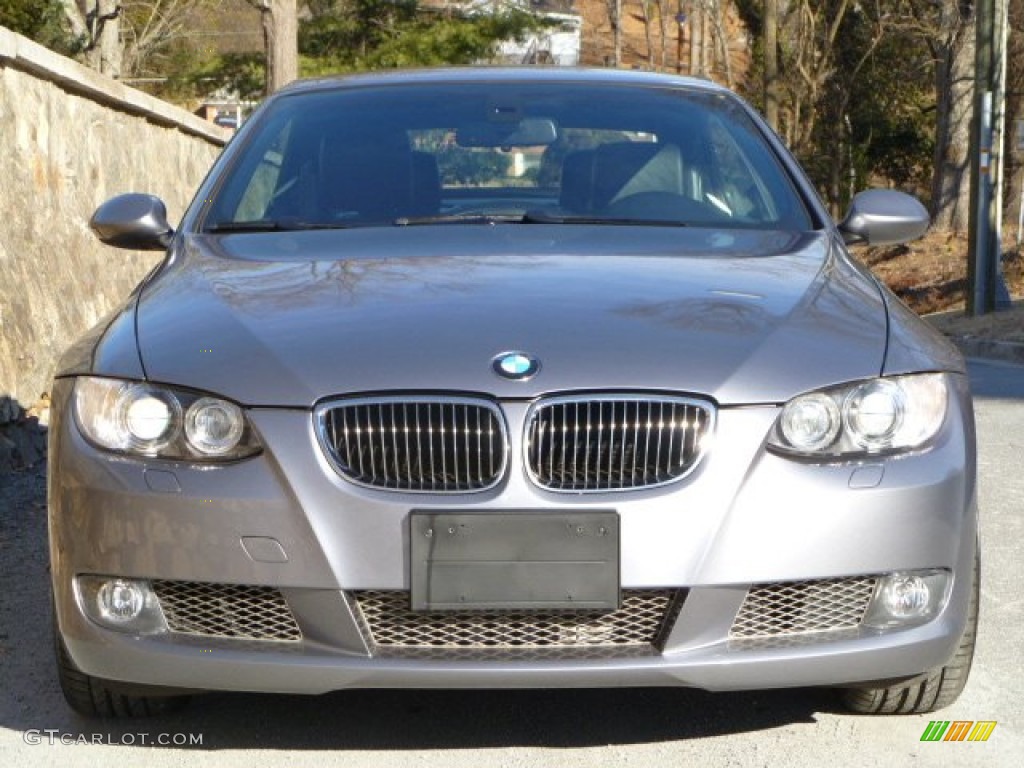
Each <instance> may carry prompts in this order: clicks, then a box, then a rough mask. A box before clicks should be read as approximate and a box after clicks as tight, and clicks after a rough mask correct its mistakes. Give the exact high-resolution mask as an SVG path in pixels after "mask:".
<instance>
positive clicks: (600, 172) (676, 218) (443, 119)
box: [203, 83, 811, 230]
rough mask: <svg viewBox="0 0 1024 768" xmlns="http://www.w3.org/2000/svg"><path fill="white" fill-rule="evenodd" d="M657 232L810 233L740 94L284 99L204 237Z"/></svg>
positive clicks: (622, 89)
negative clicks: (439, 228) (519, 229)
mask: <svg viewBox="0 0 1024 768" xmlns="http://www.w3.org/2000/svg"><path fill="white" fill-rule="evenodd" d="M472 217H488V218H491V219H495V220H497V219H500V220H501V221H503V222H504V221H507V222H516V221H521V222H548V223H559V222H564V223H573V222H575V221H586V222H588V223H598V224H599V223H602V222H609V223H623V222H625V223H638V224H644V223H659V224H665V223H670V224H679V225H685V226H697V227H701V226H703V227H718V228H729V227H736V228H763V229H791V230H804V229H808V228H810V227H811V223H810V217H809V215H808V214H807V212H806V209H805V207H804V206H803V203H802V200H801V198H800V197H799V195H798V194H797V193H796V191H795V188H794V185H793V184H792V182H791V180H790V179H789V178H788V176H787V174H786V171H785V170H784V169H783V167H782V165H781V164H780V163H779V161H778V159H777V158H776V156H775V155H774V152H773V151H772V150H771V149H770V148H769V147H768V146H767V144H766V142H765V140H764V137H763V136H762V134H761V133H760V131H759V130H758V129H757V127H756V126H755V125H754V124H753V121H752V120H751V119H750V117H749V116H748V114H747V113H746V111H745V110H744V109H743V107H742V106H741V105H740V104H739V102H738V100H736V99H735V98H733V97H731V96H729V95H727V94H723V93H709V92H706V91H701V90H687V89H685V88H679V89H673V88H653V87H638V86H629V87H626V86H611V85H594V86H590V85H581V84H565V83H540V84H531V85H526V84H517V83H499V84H494V83H492V84H481V83H439V84H430V85H416V86H390V87H378V88H373V89H370V88H338V89H336V90H329V91H323V92H311V93H296V94H293V95H290V96H287V97H282V98H280V99H278V100H277V101H276V102H274V103H273V104H272V105H271V106H270V108H268V109H267V110H265V113H264V114H263V115H261V116H260V119H259V122H258V124H257V125H255V126H254V127H253V129H252V130H251V131H250V134H249V138H248V141H247V144H246V146H245V147H244V148H243V149H242V151H241V152H240V153H239V154H238V156H237V157H236V160H235V162H234V163H233V165H232V167H230V168H229V169H228V171H227V174H226V178H225V179H224V181H223V182H222V184H221V185H220V186H219V189H218V191H217V193H216V194H215V195H214V196H213V199H212V201H211V203H210V205H209V207H208V209H207V212H206V215H205V217H204V221H203V226H204V227H206V228H208V229H210V230H216V229H218V228H223V229H232V228H236V229H239V228H244V226H245V225H247V224H252V225H253V228H254V229H259V228H267V229H270V228H274V227H277V226H280V227H282V228H283V227H288V226H294V227H311V228H315V227H345V226H394V225H402V224H410V223H431V222H445V223H447V222H450V221H452V220H453V219H454V220H458V219H465V220H469V219H470V218H472Z"/></svg>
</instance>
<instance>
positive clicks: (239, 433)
mask: <svg viewBox="0 0 1024 768" xmlns="http://www.w3.org/2000/svg"><path fill="white" fill-rule="evenodd" d="M74 411H75V421H76V422H77V423H78V426H79V428H80V429H81V430H82V433H83V434H84V435H85V436H86V437H87V438H88V439H89V441H90V442H92V443H94V444H96V445H98V446H99V447H101V448H106V449H107V450H110V451H116V452H118V453H126V454H132V455H136V456H152V457H156V458H162V459H184V460H194V459H204V460H210V459H215V460H216V459H219V460H230V459H240V458H243V457H245V456H251V455H252V454H254V453H257V452H259V450H260V445H259V442H258V441H257V440H256V436H255V435H254V434H253V431H252V429H251V428H250V427H249V425H248V422H247V421H246V420H245V416H244V414H243V413H242V409H241V408H239V407H238V406H237V405H235V404H234V403H231V402H228V401H227V400H222V399H221V398H218V397H211V396H209V395H204V394H201V393H197V392H189V391H187V390H181V389H177V388H171V387H162V386H157V385H154V384H148V383H145V382H131V381H120V380H117V379H100V378H95V377H92V376H83V377H80V378H79V379H77V380H76V381H75V394H74Z"/></svg>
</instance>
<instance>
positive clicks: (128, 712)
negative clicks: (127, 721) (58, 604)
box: [53, 618, 189, 718]
mask: <svg viewBox="0 0 1024 768" xmlns="http://www.w3.org/2000/svg"><path fill="white" fill-rule="evenodd" d="M53 642H54V651H55V654H56V657H57V659H56V660H57V679H58V681H59V682H60V689H61V692H62V693H63V694H64V699H65V700H66V701H67V703H68V706H70V707H71V709H73V710H74V711H75V712H77V713H78V714H80V715H84V716H85V717H102V718H122V717H150V716H153V715H166V714H170V713H172V712H177V711H178V710H180V709H181V708H183V707H184V706H185V705H186V704H187V703H188V700H189V697H188V696H187V695H180V694H176V693H173V692H172V690H171V689H168V693H167V694H165V695H133V694H129V693H126V692H125V690H124V689H123V688H120V687H119V686H118V684H117V683H112V682H111V681H108V680H103V679H101V678H98V677H93V676H92V675H88V674H86V673H85V672H83V671H82V670H80V669H79V668H78V667H77V666H76V665H75V662H74V661H73V660H72V658H71V655H70V654H69V653H68V650H67V647H66V646H65V645H64V640H63V638H61V636H60V632H59V631H58V629H57V622H56V618H54V626H53Z"/></svg>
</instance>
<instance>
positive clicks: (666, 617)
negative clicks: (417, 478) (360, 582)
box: [349, 589, 685, 653]
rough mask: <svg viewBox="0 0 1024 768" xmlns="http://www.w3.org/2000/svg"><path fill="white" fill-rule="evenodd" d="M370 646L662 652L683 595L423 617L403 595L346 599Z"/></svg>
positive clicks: (628, 593)
mask: <svg viewBox="0 0 1024 768" xmlns="http://www.w3.org/2000/svg"><path fill="white" fill-rule="evenodd" d="M349 596H350V599H351V601H352V603H353V607H354V609H355V614H356V616H357V617H358V619H359V620H360V623H361V624H362V626H363V631H364V632H365V633H366V635H367V640H368V641H369V642H370V645H371V648H373V649H375V651H378V652H383V653H387V652H388V651H389V650H395V649H402V650H411V649H444V648H447V649H452V648H454V649H459V650H466V651H472V650H491V651H502V652H503V653H504V652H507V651H518V650H530V649H560V648H561V649H600V648H607V649H611V650H613V651H614V650H615V649H624V648H628V647H630V646H633V647H637V646H640V647H647V648H651V647H660V645H661V643H662V641H663V640H664V638H665V636H666V635H667V633H668V630H669V629H671V624H672V623H673V622H674V620H675V617H676V616H677V615H678V612H679V607H680V606H681V604H682V600H683V598H684V596H685V594H684V592H683V591H681V590H673V589H645V590H624V591H623V593H622V605H621V607H620V608H619V609H618V610H616V611H605V612H601V611H574V610H509V611H506V610H482V611H445V612H441V611H438V612H419V611H412V610H410V609H409V593H408V592H404V591H397V590H396V591H383V590H381V591H377V590H374V591H361V592H352V593H349Z"/></svg>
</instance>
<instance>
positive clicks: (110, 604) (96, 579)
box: [76, 576, 166, 633]
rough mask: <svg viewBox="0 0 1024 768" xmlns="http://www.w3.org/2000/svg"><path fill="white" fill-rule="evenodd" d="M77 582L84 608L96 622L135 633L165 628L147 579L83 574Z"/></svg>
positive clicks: (157, 602)
mask: <svg viewBox="0 0 1024 768" xmlns="http://www.w3.org/2000/svg"><path fill="white" fill-rule="evenodd" d="M76 584H77V586H78V593H79V599H80V604H81V606H82V608H83V610H84V611H85V613H86V615H87V616H88V617H89V618H90V619H92V620H93V621H95V622H96V623H97V624H101V625H103V626H105V627H109V628H110V629H119V630H122V631H126V632H135V633H149V632H158V631H161V630H163V629H165V628H166V623H165V622H164V617H163V613H162V612H161V610H160V604H159V601H158V600H157V598H156V595H155V594H153V590H152V589H151V588H150V586H149V582H148V581H143V580H141V579H120V578H115V577H110V576H80V577H78V579H76Z"/></svg>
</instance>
